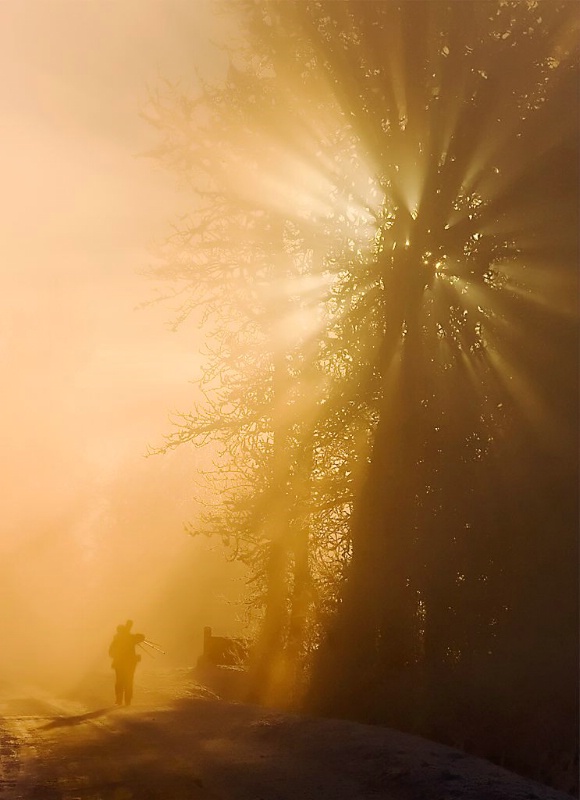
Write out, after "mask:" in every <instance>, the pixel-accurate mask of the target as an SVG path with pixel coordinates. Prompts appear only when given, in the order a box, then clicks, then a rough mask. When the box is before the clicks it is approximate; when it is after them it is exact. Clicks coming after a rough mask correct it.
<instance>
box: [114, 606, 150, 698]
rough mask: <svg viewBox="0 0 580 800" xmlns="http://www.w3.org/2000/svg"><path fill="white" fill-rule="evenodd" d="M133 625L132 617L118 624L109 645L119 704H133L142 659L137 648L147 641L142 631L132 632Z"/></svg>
mask: <svg viewBox="0 0 580 800" xmlns="http://www.w3.org/2000/svg"><path fill="white" fill-rule="evenodd" d="M132 627H133V620H131V619H128V620H127V622H126V623H125V624H124V625H117V632H116V633H115V636H114V637H113V641H112V642H111V644H110V646H109V656H110V657H111V659H112V661H111V666H112V668H113V669H114V670H115V703H116V705H118V706H121V705H126V706H130V705H131V700H132V699H133V679H134V676H135V669H136V667H137V664H138V663H139V661H141V656H140V655H137V653H136V652H135V648H136V647H137V645H138V644H140V643H141V642H144V641H145V636H144V635H143V634H142V633H131V628H132Z"/></svg>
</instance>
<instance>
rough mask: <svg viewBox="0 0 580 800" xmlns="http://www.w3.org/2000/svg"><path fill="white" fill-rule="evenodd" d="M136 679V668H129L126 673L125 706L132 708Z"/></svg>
mask: <svg viewBox="0 0 580 800" xmlns="http://www.w3.org/2000/svg"><path fill="white" fill-rule="evenodd" d="M134 677H135V667H129V668H128V669H127V672H126V673H125V705H126V706H130V705H131V700H132V699H133V678H134Z"/></svg>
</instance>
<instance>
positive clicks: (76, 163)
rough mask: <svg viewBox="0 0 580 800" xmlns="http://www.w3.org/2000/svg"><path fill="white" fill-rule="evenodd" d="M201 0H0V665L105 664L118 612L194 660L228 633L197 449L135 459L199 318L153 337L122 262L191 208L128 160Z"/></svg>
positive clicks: (226, 588) (165, 318)
mask: <svg viewBox="0 0 580 800" xmlns="http://www.w3.org/2000/svg"><path fill="white" fill-rule="evenodd" d="M214 34H215V23H214V22H213V21H212V19H211V17H210V15H209V11H208V7H207V6H206V4H204V3H203V2H196V3H190V2H163V3H160V2H149V1H148V0H138V2H129V1H128V0H124V2H123V3H109V2H83V3H77V2H73V0H70V2H58V1H57V0H51V2H50V3H46V2H43V0H38V1H36V0H27V2H24V3H22V2H20V0H5V1H4V2H3V3H2V4H1V5H0V66H1V72H2V76H3V77H2V82H1V84H0V102H1V106H2V114H3V133H2V148H0V170H1V174H2V176H3V203H2V212H1V214H0V248H1V253H2V259H1V270H2V293H1V297H0V306H1V309H0V354H1V356H0V357H1V365H2V382H3V391H2V412H3V413H2V415H1V417H0V441H1V442H2V449H1V467H0V469H1V481H2V493H1V500H0V502H1V509H0V519H1V523H2V534H1V538H0V553H1V562H0V570H1V582H0V593H1V598H2V606H1V621H0V639H1V642H2V647H1V650H0V677H1V678H3V679H9V680H14V679H26V680H28V681H35V682H38V683H44V684H51V683H55V682H56V683H58V684H59V685H63V684H69V683H74V682H75V681H78V680H81V679H82V677H83V675H84V673H85V672H86V671H87V670H90V669H94V668H96V667H97V668H101V667H107V666H108V660H107V648H108V643H109V641H110V638H111V637H112V634H113V633H114V630H115V626H116V625H117V624H118V623H120V622H123V621H124V620H125V619H127V618H133V619H134V621H135V629H136V630H142V631H143V632H145V633H146V634H147V635H148V636H149V637H150V638H151V639H152V640H154V641H157V642H160V643H161V644H162V645H163V646H164V647H165V649H166V650H167V651H168V656H167V658H172V657H173V658H174V659H176V660H179V661H181V662H183V663H193V662H194V660H195V658H196V656H197V654H198V653H199V650H200V646H201V638H202V627H203V625H206V624H209V625H213V626H215V627H217V628H219V629H221V630H225V631H226V632H230V631H231V632H235V631H236V630H237V629H238V628H239V624H240V623H239V621H238V611H237V609H236V608H235V606H232V605H231V603H230V601H231V599H232V598H234V599H235V598H237V597H238V596H239V594H240V592H241V587H242V582H241V576H240V573H239V571H235V570H234V569H233V567H231V566H229V565H228V564H226V562H225V561H224V559H223V557H222V555H221V554H220V553H219V552H217V551H216V550H215V549H212V548H213V545H212V544H211V543H208V541H207V540H197V539H192V538H191V537H190V536H187V535H186V534H185V533H184V529H183V524H184V522H185V521H192V520H195V519H196V515H197V513H198V507H197V506H196V500H195V498H194V484H195V480H196V476H197V475H198V473H199V470H200V469H203V466H204V463H205V462H204V459H205V458H207V457H206V456H204V454H203V453H197V452H194V451H192V450H183V451H180V452H175V453H172V454H169V455H166V456H154V457H150V458H145V457H144V455H145V453H146V452H147V449H148V447H149V446H153V447H155V446H156V445H159V444H161V442H162V441H163V436H164V435H165V434H167V433H169V432H170V428H171V426H170V422H169V414H170V412H171V411H172V410H174V409H188V408H190V407H191V405H192V401H193V399H194V396H195V387H194V385H193V384H192V380H194V379H195V378H196V377H197V376H198V375H199V368H200V363H201V362H200V356H199V353H198V351H199V337H200V334H199V331H198V329H197V328H196V326H195V323H194V322H192V323H191V324H190V325H188V326H184V327H182V328H181V329H180V330H178V331H177V332H170V331H169V327H168V323H169V322H170V321H171V318H172V310H171V308H169V307H168V306H160V305H154V306H147V307H145V308H140V309H139V310H138V307H139V306H140V305H142V304H144V303H147V301H149V300H150V299H152V298H153V297H154V287H153V286H152V285H151V284H150V283H149V282H148V281H147V280H146V279H145V278H144V277H143V276H142V274H140V273H141V272H142V271H143V270H145V269H146V268H147V267H148V265H149V264H150V263H151V262H152V260H153V256H152V255H151V253H152V248H153V247H154V245H155V244H156V242H158V241H160V240H162V239H163V237H164V235H165V233H166V231H167V226H168V224H169V222H170V221H171V218H172V216H173V215H175V214H178V213H180V212H181V211H183V210H184V209H186V208H187V207H188V204H190V203H191V202H192V198H191V197H189V196H188V195H187V193H186V192H185V191H184V190H183V189H180V188H179V187H177V186H176V185H175V182H174V179H173V178H172V177H171V176H168V175H166V174H164V173H163V172H162V171H161V170H159V169H157V168H156V167H155V165H154V163H153V162H152V161H151V160H150V159H147V158H144V157H140V154H142V153H144V152H145V151H146V150H147V148H148V147H149V146H151V145H152V144H153V142H154V135H153V132H152V131H151V130H150V129H149V127H148V125H147V123H146V122H145V121H144V120H143V119H142V118H141V117H140V116H139V112H140V109H141V108H142V107H143V105H144V104H145V102H146V98H147V90H148V86H153V85H155V83H156V82H157V81H159V80H160V79H161V78H166V79H168V80H171V81H175V80H178V79H180V77H181V76H182V75H184V74H186V75H187V76H191V75H193V74H194V70H193V67H194V66H198V67H199V68H200V69H201V71H202V73H203V72H204V71H205V73H206V74H208V73H209V74H211V72H212V71H215V70H219V69H221V68H222V65H221V62H220V55H219V53H218V51H217V50H216V49H215V48H214V47H213V46H212V45H211V44H210V39H211V37H212V36H213V35H214Z"/></svg>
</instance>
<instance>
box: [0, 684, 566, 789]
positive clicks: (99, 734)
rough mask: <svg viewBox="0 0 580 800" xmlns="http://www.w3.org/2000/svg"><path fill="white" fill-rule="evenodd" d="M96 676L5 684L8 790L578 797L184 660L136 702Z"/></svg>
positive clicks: (140, 690) (2, 774) (2, 748)
mask: <svg viewBox="0 0 580 800" xmlns="http://www.w3.org/2000/svg"><path fill="white" fill-rule="evenodd" d="M109 683H110V684H111V686H110V687H109ZM94 684H95V687H96V688H95V687H93V689H94V691H93V692H92V693H91V692H90V691H87V688H86V686H85V687H84V697H83V700H82V701H81V700H79V699H78V696H79V695H78V694H77V698H76V699H75V698H74V697H70V696H69V697H54V696H52V695H49V694H46V693H42V692H40V691H38V690H35V689H33V688H31V687H21V689H20V691H19V692H15V690H14V689H12V690H11V691H7V690H5V691H4V693H2V692H0V714H1V716H0V800H161V799H162V800H381V799H382V800H431V798H432V800H459V799H461V800H512V799H513V800H569V795H566V794H564V793H561V792H556V791H554V790H551V789H548V788H546V787H544V786H542V785H541V784H537V783H533V782H531V781H527V780H525V779H523V778H520V777H519V776H516V775H513V774H512V773H509V772H507V771H505V770H502V769H501V768H499V767H496V766H494V765H492V764H489V763H488V762H486V761H483V760H481V759H476V758H473V757H471V756H467V755H466V754H465V753H462V752H461V751H458V750H453V749H451V748H446V747H443V746H442V745H438V744H435V743H433V742H429V741H427V740H424V739H419V738H418V737H413V736H408V735H406V734H402V733H399V732H397V731H392V730H389V729H386V728H380V727H378V726H366V725H359V724H356V723H351V722H345V721H337V720H324V719H314V718H308V717H300V716H298V715H288V714H281V713H278V712H276V711H273V710H266V709H261V708H258V707H253V706H246V705H242V704H235V703H227V702H224V701H222V700H220V699H218V698H215V696H212V695H211V693H210V692H209V691H208V690H206V689H204V688H203V687H201V686H200V685H199V684H196V683H195V682H194V681H193V680H192V678H191V674H190V673H189V672H188V673H187V674H186V673H185V671H175V670H173V671H166V672H164V673H163V672H160V673H150V674H147V673H145V671H143V672H142V673H141V674H140V675H139V676H138V681H137V685H136V693H135V694H136V702H135V704H134V705H133V706H132V707H131V708H129V709H124V708H116V707H115V706H111V705H110V693H111V690H112V677H111V676H110V675H106V676H105V675H102V676H97V677H96V678H95V679H94Z"/></svg>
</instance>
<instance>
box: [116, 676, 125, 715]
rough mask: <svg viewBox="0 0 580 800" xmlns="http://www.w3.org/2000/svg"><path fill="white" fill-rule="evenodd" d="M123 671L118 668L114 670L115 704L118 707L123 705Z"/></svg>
mask: <svg viewBox="0 0 580 800" xmlns="http://www.w3.org/2000/svg"><path fill="white" fill-rule="evenodd" d="M123 691H124V681H123V670H122V669H121V668H120V667H116V668H115V704H116V705H118V706H120V705H122V704H123Z"/></svg>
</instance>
